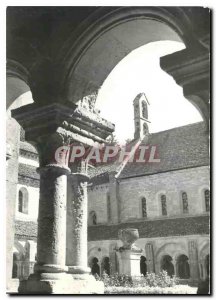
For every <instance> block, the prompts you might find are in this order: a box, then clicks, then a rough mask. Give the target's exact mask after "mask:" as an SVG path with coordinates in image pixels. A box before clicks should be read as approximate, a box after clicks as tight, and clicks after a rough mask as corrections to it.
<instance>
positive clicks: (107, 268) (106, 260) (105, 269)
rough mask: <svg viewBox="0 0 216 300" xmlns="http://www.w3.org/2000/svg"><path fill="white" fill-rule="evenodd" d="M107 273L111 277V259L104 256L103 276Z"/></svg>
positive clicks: (102, 263)
mask: <svg viewBox="0 0 216 300" xmlns="http://www.w3.org/2000/svg"><path fill="white" fill-rule="evenodd" d="M104 272H105V273H106V274H107V275H110V272H111V265H110V257H109V256H104V257H103V258H102V260H101V274H103V273H104Z"/></svg>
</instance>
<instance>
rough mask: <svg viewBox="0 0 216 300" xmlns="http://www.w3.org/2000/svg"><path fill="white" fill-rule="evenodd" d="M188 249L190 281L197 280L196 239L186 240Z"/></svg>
mask: <svg viewBox="0 0 216 300" xmlns="http://www.w3.org/2000/svg"><path fill="white" fill-rule="evenodd" d="M188 249H189V265H190V281H192V282H197V281H198V280H199V264H198V252H197V243H196V241H189V242H188Z"/></svg>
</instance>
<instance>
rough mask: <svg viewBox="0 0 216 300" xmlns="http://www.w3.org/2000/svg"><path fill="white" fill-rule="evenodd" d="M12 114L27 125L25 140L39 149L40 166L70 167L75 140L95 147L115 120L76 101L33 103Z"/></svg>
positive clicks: (111, 127) (23, 125)
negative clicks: (58, 165)
mask: <svg viewBox="0 0 216 300" xmlns="http://www.w3.org/2000/svg"><path fill="white" fill-rule="evenodd" d="M12 116H13V117H14V118H15V119H16V120H17V122H18V123H19V124H20V125H21V126H22V127H23V128H24V130H25V138H26V141H28V142H29V143H32V144H33V145H34V146H35V147H36V148H37V150H38V153H39V160H40V166H41V167H43V166H46V165H50V164H56V163H57V164H60V165H61V166H66V167H67V166H68V160H69V154H70V145H71V144H72V143H73V142H78V143H82V144H85V145H90V146H94V145H96V144H97V143H102V142H103V141H104V139H106V137H107V136H108V135H110V133H112V131H113V130H114V125H113V124H112V123H110V122H108V121H106V120H105V119H103V118H101V117H100V116H98V115H96V114H94V113H92V112H88V111H87V110H84V109H81V108H78V107H77V105H75V104H71V105H67V106H66V105H63V104H59V103H53V104H49V105H45V106H40V105H38V104H36V103H33V104H29V105H26V106H23V107H20V108H17V109H15V110H13V111H12ZM63 146H65V147H64V148H62V149H61V151H60V150H59V149H60V147H63ZM57 150H59V152H58V154H57V153H56V151H57ZM56 155H57V157H56ZM57 160H58V161H57ZM59 161H60V162H59Z"/></svg>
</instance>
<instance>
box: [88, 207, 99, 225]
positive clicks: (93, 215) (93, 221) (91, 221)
mask: <svg viewBox="0 0 216 300" xmlns="http://www.w3.org/2000/svg"><path fill="white" fill-rule="evenodd" d="M89 225H97V214H96V212H95V211H94V210H92V211H91V212H90V213H89Z"/></svg>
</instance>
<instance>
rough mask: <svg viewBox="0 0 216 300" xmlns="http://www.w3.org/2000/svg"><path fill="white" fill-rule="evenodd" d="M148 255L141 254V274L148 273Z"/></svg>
mask: <svg viewBox="0 0 216 300" xmlns="http://www.w3.org/2000/svg"><path fill="white" fill-rule="evenodd" d="M146 261H147V260H146V257H145V256H144V255H141V256H140V274H142V275H143V276H145V275H146V273H147V264H146Z"/></svg>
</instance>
